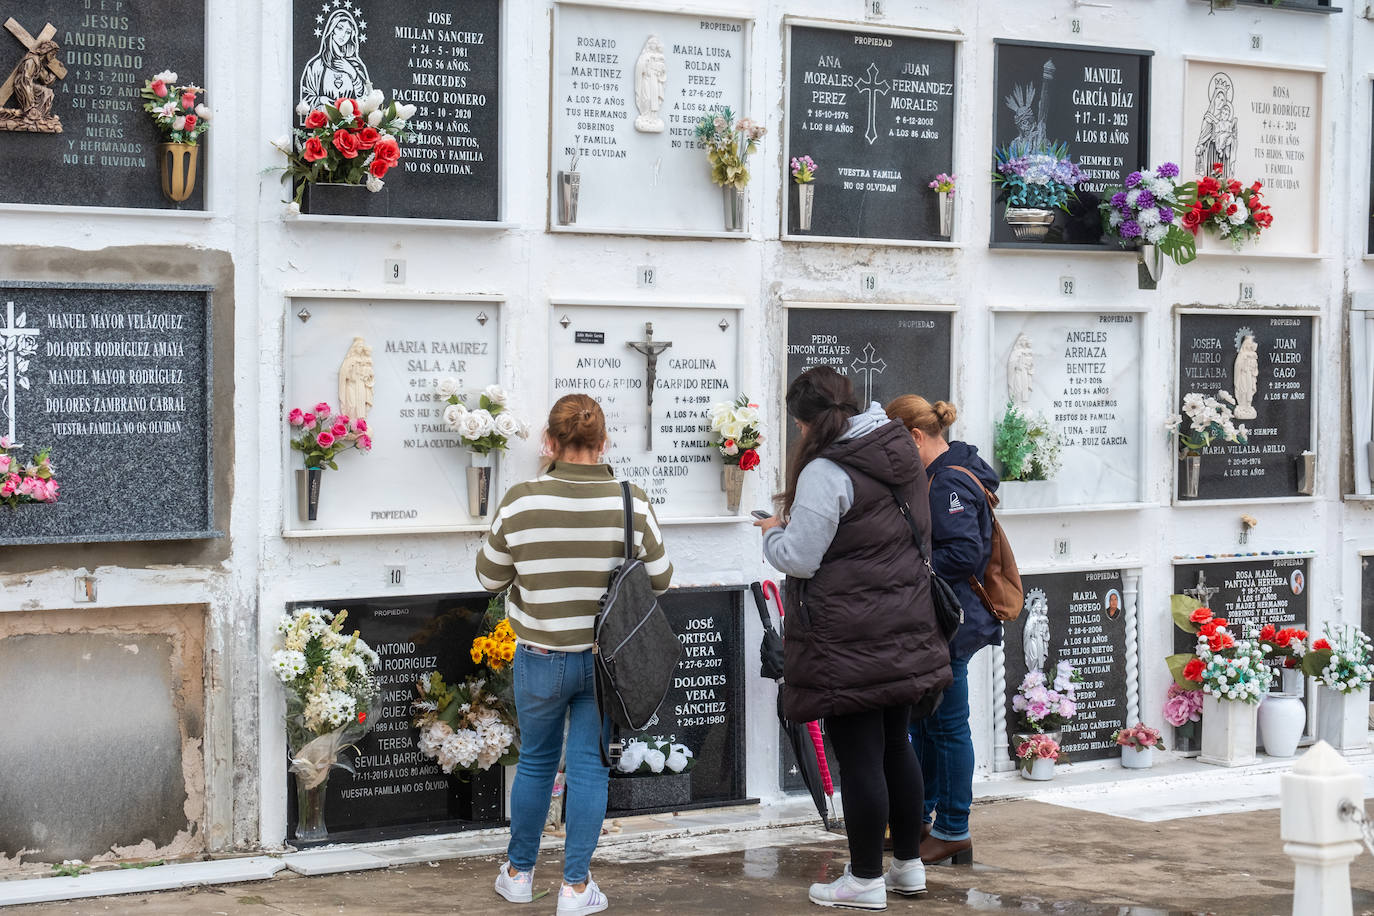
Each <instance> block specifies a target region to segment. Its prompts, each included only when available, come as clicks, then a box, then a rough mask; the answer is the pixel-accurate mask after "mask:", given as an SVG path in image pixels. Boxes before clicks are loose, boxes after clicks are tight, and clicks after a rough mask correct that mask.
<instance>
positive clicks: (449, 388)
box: [439, 378, 458, 398]
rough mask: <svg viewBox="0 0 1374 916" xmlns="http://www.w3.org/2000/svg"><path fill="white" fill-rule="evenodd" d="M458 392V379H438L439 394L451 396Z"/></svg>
mask: <svg viewBox="0 0 1374 916" xmlns="http://www.w3.org/2000/svg"><path fill="white" fill-rule="evenodd" d="M457 393H458V380H457V379H456V378H445V379H440V380H439V396H440V397H442V398H451V397H453V396H454V395H455V394H457Z"/></svg>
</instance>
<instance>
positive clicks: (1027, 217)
mask: <svg viewBox="0 0 1374 916" xmlns="http://www.w3.org/2000/svg"><path fill="white" fill-rule="evenodd" d="M1003 218H1004V219H1006V221H1007V225H1008V226H1010V227H1011V231H1012V234H1013V235H1015V236H1016V240H1017V241H1018V242H1043V241H1044V240H1045V236H1047V235H1049V233H1050V226H1052V225H1053V224H1054V211H1053V210H1041V209H1039V208H1036V207H1007V210H1006V213H1005V214H1004V215H1003Z"/></svg>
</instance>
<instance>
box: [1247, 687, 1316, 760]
mask: <svg viewBox="0 0 1374 916" xmlns="http://www.w3.org/2000/svg"><path fill="white" fill-rule="evenodd" d="M1258 715H1259V719H1258V725H1259V738H1260V744H1262V745H1263V746H1264V752H1265V753H1266V754H1268V755H1269V756H1270V757H1292V756H1293V755H1294V754H1296V753H1297V752H1298V741H1300V740H1301V739H1302V731H1303V727H1304V726H1306V725H1307V707H1306V706H1304V705H1303V702H1302V697H1301V696H1298V695H1297V694H1293V693H1271V694H1268V695H1267V696H1265V698H1264V699H1263V700H1261V701H1260V707H1259V714H1258Z"/></svg>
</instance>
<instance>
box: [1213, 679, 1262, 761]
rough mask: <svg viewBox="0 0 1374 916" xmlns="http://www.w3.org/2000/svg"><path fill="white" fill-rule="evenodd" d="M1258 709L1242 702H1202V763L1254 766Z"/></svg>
mask: <svg viewBox="0 0 1374 916" xmlns="http://www.w3.org/2000/svg"><path fill="white" fill-rule="evenodd" d="M1257 711H1258V706H1257V705H1256V704H1254V703H1246V702H1243V701H1240V700H1218V699H1217V698H1216V697H1214V696H1212V695H1211V694H1207V695H1206V696H1204V697H1203V698H1202V753H1201V754H1199V755H1198V760H1200V761H1201V762H1203V763H1210V764H1212V765H1213V766H1220V767H1238V766H1246V765H1247V764H1251V763H1254V762H1255V761H1256V760H1257V759H1258V758H1257V757H1256V756H1255V744H1256V732H1257Z"/></svg>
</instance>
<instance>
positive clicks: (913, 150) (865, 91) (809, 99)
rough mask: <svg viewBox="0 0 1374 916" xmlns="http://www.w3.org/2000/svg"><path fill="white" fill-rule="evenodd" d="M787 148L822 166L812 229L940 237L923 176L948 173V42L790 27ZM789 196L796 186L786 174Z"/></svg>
mask: <svg viewBox="0 0 1374 916" xmlns="http://www.w3.org/2000/svg"><path fill="white" fill-rule="evenodd" d="M790 34H791V47H790V50H789V55H788V61H789V73H788V103H787V154H786V157H785V159H784V162H785V163H788V164H789V165H790V163H791V160H792V158H793V157H796V156H810V157H811V158H812V159H814V160H815V161H816V163H817V165H818V166H819V167H820V171H819V172H818V173H817V178H816V181H815V182H814V183H813V184H812V187H814V188H815V198H814V212H813V216H812V222H811V228H810V229H809V230H807V231H802V230H800V229H799V228H798V224H797V208H796V204H795V196H793V197H792V198H790V199H791V201H792V204H791V205H790V207H789V210H790V224H789V225H788V227H787V231H788V232H790V233H794V234H798V235H815V236H829V237H833V238H851V239H903V240H906V239H923V240H943V239H945V238H946V237H945V236H942V235H940V213H939V195H937V194H936V193H935V192H934V191H933V190H931V189H930V187H929V186H928V185H929V182H930V180H931V179H932V178H934V177H935V176H936V175H937V174H938V173H940V172H953V171H954V104H955V93H954V85H955V63H954V61H955V54H954V51H955V43H954V42H952V41H941V40H938V39H933V38H915V37H906V36H902V35H897V34H893V33H891V32H883V33H881V34H879V33H873V32H863V31H855V30H850V29H828V28H810V27H803V26H794V27H793V28H792V29H791V30H790ZM787 183H788V187H787V193H788V194H789V195H795V194H796V193H797V192H796V190H795V189H794V188H793V187H792V186H791V185H792V181H791V174H790V169H789V174H788V178H787Z"/></svg>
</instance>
